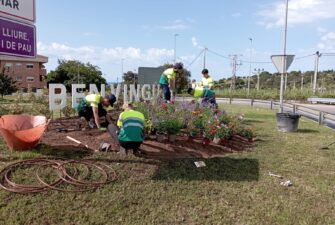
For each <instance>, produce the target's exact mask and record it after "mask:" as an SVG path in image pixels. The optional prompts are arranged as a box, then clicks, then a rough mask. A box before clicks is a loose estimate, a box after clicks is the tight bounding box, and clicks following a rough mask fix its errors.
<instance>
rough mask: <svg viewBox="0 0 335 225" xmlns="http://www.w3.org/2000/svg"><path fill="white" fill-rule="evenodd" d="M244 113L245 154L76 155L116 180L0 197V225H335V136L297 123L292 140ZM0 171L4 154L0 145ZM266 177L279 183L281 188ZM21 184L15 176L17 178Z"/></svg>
mask: <svg viewBox="0 0 335 225" xmlns="http://www.w3.org/2000/svg"><path fill="white" fill-rule="evenodd" d="M224 107H225V108H226V109H227V110H228V111H230V112H234V113H244V114H245V115H246V119H247V122H248V123H249V124H251V125H252V126H254V127H255V129H256V130H257V134H258V137H259V138H260V141H259V142H258V143H257V147H256V148H255V149H254V150H253V151H252V152H246V153H240V154H230V155H227V156H226V157H223V158H215V159H205V160H204V161H205V162H206V164H207V167H205V168H202V169H197V168H195V166H194V164H193V162H194V161H196V159H194V160H177V161H157V160H150V159H138V158H133V157H128V158H122V157H119V156H117V155H116V154H107V153H101V154H97V155H93V156H92V155H78V154H76V153H67V154H66V155H65V156H66V157H68V158H73V157H84V158H91V159H94V160H100V161H104V162H107V163H110V164H111V165H112V166H113V167H114V168H115V169H116V171H117V173H118V180H117V181H116V182H115V183H112V184H109V185H107V186H105V187H103V188H101V189H98V190H96V191H94V192H87V193H81V194H73V193H60V192H47V193H42V194H36V195H17V194H11V193H7V192H5V191H0V224H6V225H7V224H39V225H40V224H313V225H315V224H335V213H334V212H335V205H334V200H335V195H334V188H335V169H334V168H335V147H332V148H331V149H329V150H320V147H321V146H322V145H324V144H327V143H329V142H331V141H334V138H335V135H334V131H332V130H329V129H328V128H325V127H320V126H318V125H317V124H316V123H313V122H311V121H309V120H307V119H302V120H301V123H300V130H299V132H298V133H295V134H282V133H279V132H277V131H276V129H275V127H276V123H275V117H274V112H272V111H268V110H264V109H257V108H249V107H241V106H230V105H225V106H224ZM0 154H1V155H0V156H1V162H0V163H1V167H3V166H4V165H6V164H7V163H8V161H9V154H8V152H7V151H6V149H5V147H4V145H3V144H0ZM53 154H56V155H57V156H61V155H64V153H62V152H58V151H57V152H54V151H51V150H49V149H44V148H41V149H38V150H35V151H33V152H26V153H13V155H12V156H11V158H12V159H11V160H18V159H26V158H31V157H36V156H39V155H53ZM269 171H271V172H273V173H276V174H280V175H282V176H285V178H287V179H290V180H291V181H292V182H293V184H294V185H293V186H292V187H289V188H285V187H282V186H280V185H279V182H280V180H278V179H277V178H273V177H270V176H268V175H267V174H268V172H269ZM18 179H20V176H19V177H18Z"/></svg>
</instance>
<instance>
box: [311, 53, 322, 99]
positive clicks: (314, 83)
mask: <svg viewBox="0 0 335 225" xmlns="http://www.w3.org/2000/svg"><path fill="white" fill-rule="evenodd" d="M321 56H322V54H320V52H319V51H317V52H316V53H315V70H314V81H313V95H315V93H316V88H317V82H318V81H317V80H318V72H319V61H320V57H321Z"/></svg>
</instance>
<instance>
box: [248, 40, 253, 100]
mask: <svg viewBox="0 0 335 225" xmlns="http://www.w3.org/2000/svg"><path fill="white" fill-rule="evenodd" d="M249 41H250V65H249V66H250V67H249V77H248V94H249V93H250V79H251V75H252V74H251V73H252V72H251V67H252V62H251V60H252V41H253V39H252V38H249Z"/></svg>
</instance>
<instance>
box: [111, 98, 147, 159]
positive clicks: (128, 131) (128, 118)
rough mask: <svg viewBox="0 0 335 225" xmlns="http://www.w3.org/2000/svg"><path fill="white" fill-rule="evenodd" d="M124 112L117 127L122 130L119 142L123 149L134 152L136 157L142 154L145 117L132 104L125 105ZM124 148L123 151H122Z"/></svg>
mask: <svg viewBox="0 0 335 225" xmlns="http://www.w3.org/2000/svg"><path fill="white" fill-rule="evenodd" d="M123 109H124V112H123V113H121V114H120V117H119V120H118V122H117V126H118V127H119V128H120V132H119V142H120V146H121V149H120V150H123V149H124V151H125V153H126V154H127V151H128V150H129V149H132V150H133V153H134V155H135V156H138V155H139V154H140V150H139V147H140V146H141V144H142V142H143V140H144V122H145V119H144V115H143V114H142V113H141V112H138V111H135V110H134V108H133V105H132V104H131V103H125V104H124V105H123ZM122 148H123V149H122Z"/></svg>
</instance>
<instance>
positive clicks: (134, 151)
mask: <svg viewBox="0 0 335 225" xmlns="http://www.w3.org/2000/svg"><path fill="white" fill-rule="evenodd" d="M133 154H134V156H136V157H140V156H141V155H142V152H141V150H139V149H137V150H133Z"/></svg>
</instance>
